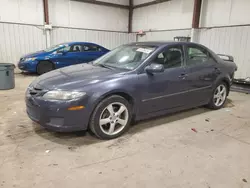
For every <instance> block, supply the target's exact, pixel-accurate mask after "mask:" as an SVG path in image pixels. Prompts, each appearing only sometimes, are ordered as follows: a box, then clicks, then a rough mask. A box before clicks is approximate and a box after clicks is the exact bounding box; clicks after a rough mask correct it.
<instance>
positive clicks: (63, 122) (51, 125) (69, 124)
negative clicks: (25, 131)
mask: <svg viewBox="0 0 250 188" xmlns="http://www.w3.org/2000/svg"><path fill="white" fill-rule="evenodd" d="M25 102H26V111H27V114H28V116H29V118H30V119H31V120H32V121H34V122H36V123H38V124H40V125H41V126H42V127H45V128H47V129H50V130H53V131H57V132H73V131H81V130H86V129H87V128H88V121H89V116H90V113H88V109H87V108H84V109H81V110H76V111H69V110H68V108H69V107H72V106H78V105H80V101H64V102H62V101H46V100H44V99H42V98H41V97H37V98H36V97H33V96H31V95H27V96H26V99H25Z"/></svg>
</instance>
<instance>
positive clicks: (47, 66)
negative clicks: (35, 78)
mask: <svg viewBox="0 0 250 188" xmlns="http://www.w3.org/2000/svg"><path fill="white" fill-rule="evenodd" d="M54 69H55V66H54V64H53V63H52V62H50V61H40V62H39V63H38V65H37V68H36V72H37V74H39V75H42V74H44V73H46V72H49V71H52V70H54Z"/></svg>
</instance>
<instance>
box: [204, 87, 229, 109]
mask: <svg viewBox="0 0 250 188" xmlns="http://www.w3.org/2000/svg"><path fill="white" fill-rule="evenodd" d="M228 91H229V88H228V86H227V84H226V83H225V82H220V83H219V84H217V85H216V87H215V90H214V92H213V95H212V97H211V99H210V102H209V103H208V107H209V108H211V109H214V110H218V109H220V108H222V107H223V106H224V104H225V102H226V100H227V95H228Z"/></svg>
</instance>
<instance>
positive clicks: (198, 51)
mask: <svg viewBox="0 0 250 188" xmlns="http://www.w3.org/2000/svg"><path fill="white" fill-rule="evenodd" d="M209 59H210V56H209V53H208V52H207V51H206V50H205V49H203V48H197V47H189V46H188V47H187V66H192V65H196V64H200V63H204V62H206V61H207V60H209Z"/></svg>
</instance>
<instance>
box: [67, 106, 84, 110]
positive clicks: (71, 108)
mask: <svg viewBox="0 0 250 188" xmlns="http://www.w3.org/2000/svg"><path fill="white" fill-rule="evenodd" d="M83 108H85V107H84V106H72V107H70V108H68V110H81V109H83Z"/></svg>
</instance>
